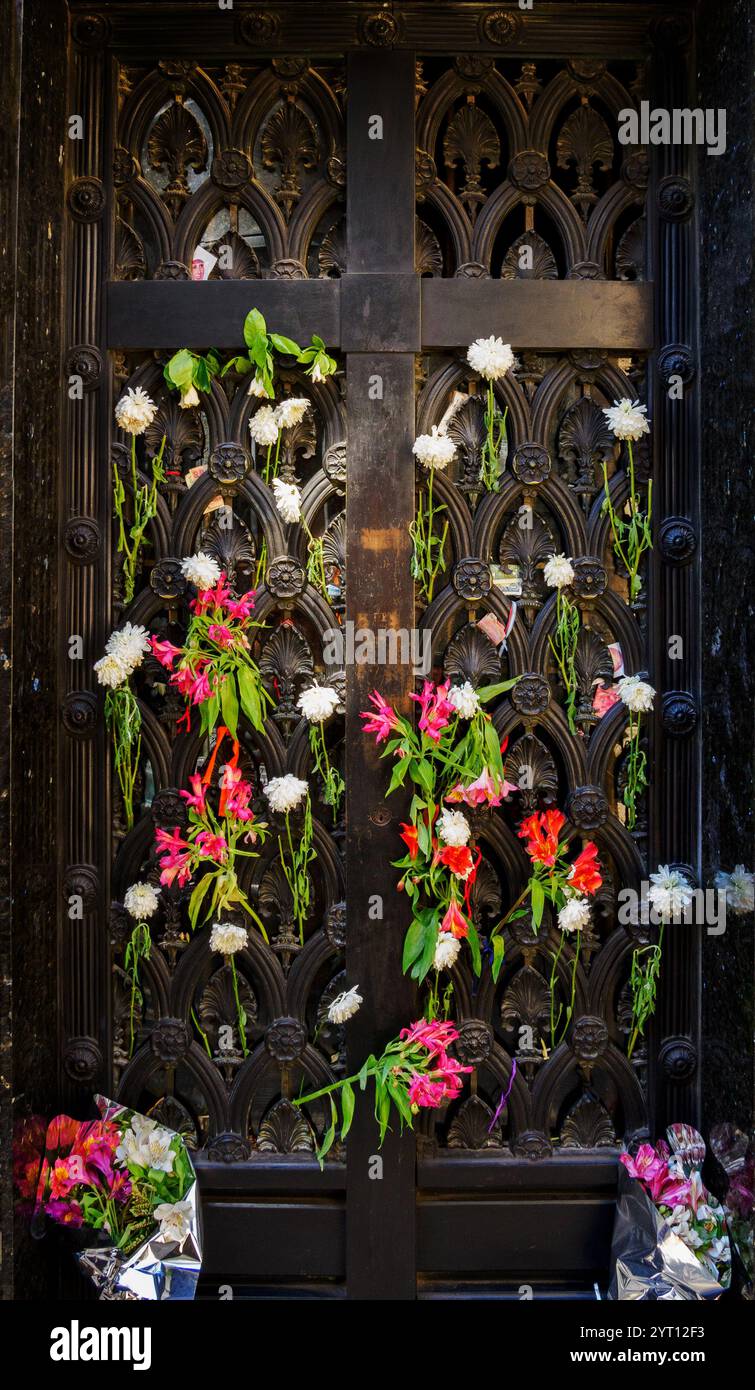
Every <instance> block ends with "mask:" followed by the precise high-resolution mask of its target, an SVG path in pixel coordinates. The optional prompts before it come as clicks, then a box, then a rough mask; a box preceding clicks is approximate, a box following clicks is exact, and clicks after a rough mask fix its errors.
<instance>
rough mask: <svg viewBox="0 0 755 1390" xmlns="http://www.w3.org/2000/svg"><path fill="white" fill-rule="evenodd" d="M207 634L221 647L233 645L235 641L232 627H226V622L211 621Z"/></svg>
mask: <svg viewBox="0 0 755 1390" xmlns="http://www.w3.org/2000/svg"><path fill="white" fill-rule="evenodd" d="M207 636H208V637H209V639H210V641H211V642H217V644H218V646H219V647H226V648H228V647H232V646H233V644H234V641H235V638H234V635H233V633H232V632H231V629H230V628H229V627H226V625H225V623H210V626H209V627H208V629H207Z"/></svg>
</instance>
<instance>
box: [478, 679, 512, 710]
mask: <svg viewBox="0 0 755 1390" xmlns="http://www.w3.org/2000/svg"><path fill="white" fill-rule="evenodd" d="M518 680H519V676H514V677H513V679H512V680H510V681H498V683H497V684H496V685H482V686H480V689H479V690H478V691H477V699H478V700H479V701H480V704H481V705H486V704H487V702H488V700H494V699H495V698H496V696H497V695H503V694H504V693H505V692H506V691H507V690H511V688H512V687H513V686H515V685H516V683H517V681H518Z"/></svg>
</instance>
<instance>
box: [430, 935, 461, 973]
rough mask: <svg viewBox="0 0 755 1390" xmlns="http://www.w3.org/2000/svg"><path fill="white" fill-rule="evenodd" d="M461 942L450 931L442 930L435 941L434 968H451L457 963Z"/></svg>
mask: <svg viewBox="0 0 755 1390" xmlns="http://www.w3.org/2000/svg"><path fill="white" fill-rule="evenodd" d="M460 950H461V942H460V941H457V939H456V937H455V936H454V935H453V933H452V932H450V931H442V932H439V934H438V940H437V941H436V943H435V955H434V956H433V970H450V969H451V966H452V965H455V964H456V959H457V957H458V954H459V951H460Z"/></svg>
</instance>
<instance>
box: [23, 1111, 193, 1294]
mask: <svg viewBox="0 0 755 1390" xmlns="http://www.w3.org/2000/svg"><path fill="white" fill-rule="evenodd" d="M95 1099H96V1102H97V1108H98V1109H99V1112H100V1116H101V1118H100V1119H99V1120H89V1121H83V1122H81V1121H79V1120H74V1119H71V1117H70V1116H69V1115H57V1116H56V1117H55V1119H54V1120H52V1121H51V1122H50V1124H49V1125H48V1128H47V1139H46V1144H45V1156H44V1159H43V1161H42V1168H41V1171H40V1175H39V1182H38V1185H37V1197H36V1210H35V1225H36V1228H37V1231H40V1229H42V1230H43V1229H44V1218H45V1217H47V1218H49V1219H50V1220H51V1221H54V1222H55V1223H56V1224H58V1225H61V1226H68V1227H69V1228H71V1229H73V1230H77V1231H80V1232H81V1233H82V1235H83V1236H85V1237H86V1240H87V1241H88V1242H89V1244H88V1245H87V1247H86V1248H84V1249H80V1250H79V1252H78V1254H77V1259H78V1262H79V1265H80V1267H81V1269H82V1270H83V1271H84V1273H85V1274H88V1275H89V1277H90V1278H91V1280H92V1282H93V1284H94V1286H95V1288H96V1289H98V1291H99V1294H100V1298H101V1299H106V1300H110V1299H138V1300H158V1299H191V1298H193V1297H194V1292H195V1288H196V1283H197V1278H198V1276H199V1271H200V1267H201V1261H202V1250H201V1238H200V1228H199V1208H198V1192H197V1181H196V1175H195V1172H194V1168H193V1166H192V1162H191V1159H190V1158H189V1155H188V1152H187V1150H186V1146H185V1144H184V1141H183V1139H182V1138H181V1136H180V1135H179V1134H176V1133H175V1131H174V1130H172V1129H166V1128H165V1127H164V1126H163V1125H160V1124H158V1123H157V1121H156V1120H151V1119H148V1118H147V1117H146V1116H145V1115H138V1114H137V1113H136V1112H135V1111H133V1110H127V1109H126V1108H125V1107H124V1106H122V1105H118V1104H117V1103H116V1102H114V1101H111V1100H106V1099H105V1097H104V1096H96V1097H95Z"/></svg>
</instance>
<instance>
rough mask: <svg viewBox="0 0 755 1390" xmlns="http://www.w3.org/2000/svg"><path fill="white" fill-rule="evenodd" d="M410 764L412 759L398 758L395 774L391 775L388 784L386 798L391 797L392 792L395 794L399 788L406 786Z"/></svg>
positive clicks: (394, 769) (395, 764) (394, 768)
mask: <svg viewBox="0 0 755 1390" xmlns="http://www.w3.org/2000/svg"><path fill="white" fill-rule="evenodd" d="M410 762H411V759H410V758H398V759H397V760H396V762H395V763H394V767H393V772H392V773H391V780H390V782H389V784H388V790H387V792H386V796H390V794H391V792H395V790H396V788H397V787H402V786H403V785H404V781H405V780H406V774H407V772H408V771H409V763H410Z"/></svg>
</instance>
